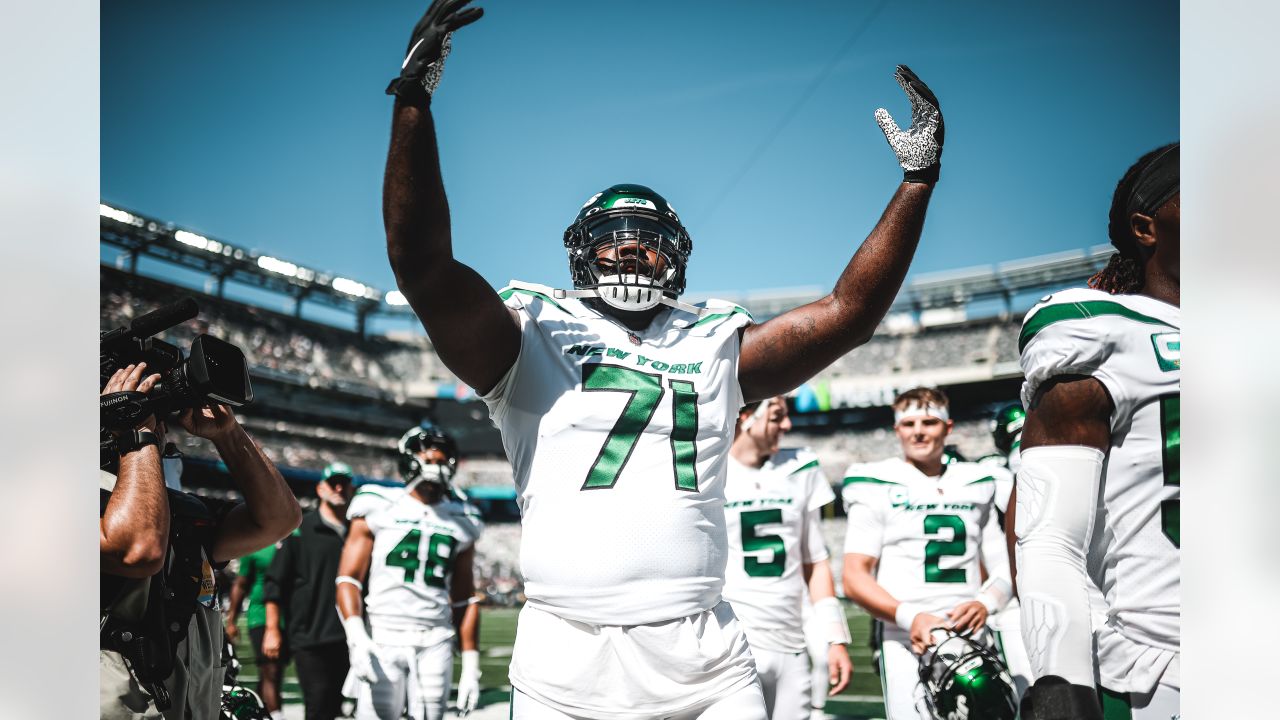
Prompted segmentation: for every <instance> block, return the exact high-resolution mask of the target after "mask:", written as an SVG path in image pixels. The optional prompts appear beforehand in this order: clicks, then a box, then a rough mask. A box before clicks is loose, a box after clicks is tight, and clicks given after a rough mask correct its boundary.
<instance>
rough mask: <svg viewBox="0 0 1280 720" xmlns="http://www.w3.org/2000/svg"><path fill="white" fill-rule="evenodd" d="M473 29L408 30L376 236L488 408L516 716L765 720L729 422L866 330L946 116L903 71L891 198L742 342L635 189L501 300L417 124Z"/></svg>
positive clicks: (897, 276)
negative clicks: (466, 261)
mask: <svg viewBox="0 0 1280 720" xmlns="http://www.w3.org/2000/svg"><path fill="white" fill-rule="evenodd" d="M481 13H482V11H481V9H480V8H474V7H467V0H436V1H435V2H433V3H432V4H431V6H430V7H429V8H428V9H427V11H426V14H425V15H423V17H422V19H421V20H420V21H419V23H418V25H417V26H416V27H415V28H414V31H413V34H412V35H411V37H410V41H409V51H408V54H407V56H406V57H405V60H404V62H403V64H402V67H401V71H400V76H399V77H397V78H395V79H394V80H393V81H392V83H391V85H390V86H389V87H388V92H389V93H392V94H394V95H396V102H395V107H394V110H393V120H392V128H391V144H390V149H389V151H388V155H387V167H386V176H385V180H384V187H383V217H384V222H385V225H386V231H387V253H388V256H389V258H390V260H391V266H392V269H393V270H394V272H395V275H396V282H397V284H398V286H399V288H400V290H401V291H402V292H403V293H404V296H405V297H406V298H407V299H408V301H409V304H410V306H411V307H412V308H413V309H414V311H415V312H416V313H417V315H418V317H419V318H420V319H421V321H422V323H423V326H424V327H425V328H426V330H427V333H428V335H429V336H430V338H431V341H432V343H433V344H434V346H435V349H436V352H437V353H438V354H439V356H440V358H441V360H442V361H443V362H444V364H445V365H446V366H447V367H448V368H449V369H450V370H451V371H453V372H454V373H455V374H456V375H457V376H458V378H459V379H461V380H462V381H463V382H465V383H467V384H468V385H470V386H471V387H473V388H475V390H476V391H477V393H479V395H480V396H481V397H482V398H483V399H484V401H485V403H486V404H487V405H488V407H489V412H490V416H491V418H492V419H493V421H494V423H495V424H496V425H497V427H498V428H499V430H500V431H501V433H502V441H503V445H504V447H505V449H506V453H507V457H508V458H509V459H510V461H511V464H512V467H513V470H514V474H515V484H516V491H517V501H518V503H519V506H520V509H521V524H522V539H521V556H520V558H521V559H520V562H521V572H522V574H523V576H524V579H525V590H526V594H527V596H528V603H527V604H526V605H525V606H524V608H523V610H522V611H521V615H520V619H519V622H518V627H517V633H516V640H515V647H514V649H513V656H512V661H511V671H510V678H511V684H512V686H513V688H514V691H513V697H512V713H513V716H514V717H515V718H519V719H521V720H528V719H530V718H566V717H575V718H583V717H585V718H621V719H624V720H625V719H627V718H651V717H666V718H695V717H700V718H704V719H705V720H712V719H713V718H732V719H733V720H751V719H752V718H763V717H764V699H763V696H762V694H761V690H760V684H759V680H758V678H757V675H756V670H755V662H754V661H753V659H752V657H751V654H750V651H749V649H748V646H747V643H746V640H745V638H744V636H743V633H742V631H741V629H740V627H739V625H738V622H737V620H736V619H735V618H734V615H733V611H732V609H731V607H730V606H729V605H728V604H727V603H724V602H723V601H722V588H723V585H724V574H725V563H726V561H727V558H728V541H727V536H726V530H725V515H724V484H725V470H726V463H727V461H728V451H729V445H730V443H731V442H732V440H733V427H734V418H735V417H736V415H737V412H738V409H739V408H741V407H742V405H743V404H745V403H747V402H752V401H756V400H762V399H764V398H766V397H773V396H775V395H778V394H781V393H784V392H787V391H788V390H790V389H792V388H795V387H797V386H799V385H800V384H801V383H803V382H804V381H806V380H807V379H809V378H811V377H812V376H813V375H814V374H815V373H817V372H818V371H819V370H821V369H823V368H825V367H827V366H828V365H830V364H831V363H832V362H834V361H835V360H836V359H837V358H839V357H840V356H842V355H844V354H845V353H847V352H848V351H849V350H851V349H852V348H854V347H856V346H857V345H859V344H861V343H864V342H866V341H867V340H868V339H869V338H870V337H871V335H872V333H873V332H874V331H875V329H876V327H877V326H878V325H879V323H880V321H881V319H882V318H883V316H884V314H885V312H886V311H887V310H888V308H889V306H890V304H891V303H892V302H893V299H894V296H895V295H896V294H897V291H898V289H899V287H900V286H901V284H902V279H903V277H904V276H905V274H906V271H907V267H908V265H909V264H910V262H911V258H912V255H913V254H914V252H915V248H916V245H917V244H918V242H919V238H920V232H921V229H922V228H923V226H924V217H925V211H926V208H927V206H928V202H929V198H930V196H931V194H932V192H933V186H934V184H935V183H936V181H937V178H938V170H939V158H940V156H941V152H942V140H943V124H942V115H941V113H940V111H939V109H938V103H937V100H936V98H934V96H933V93H932V92H930V91H929V89H928V88H927V87H926V86H925V85H924V83H922V82H921V81H920V80H919V79H918V78H917V77H916V76H915V75H914V74H913V73H912V72H911V71H910V70H908V69H907V68H906V67H902V66H900V67H899V68H898V71H897V74H896V78H897V80H898V82H899V84H900V85H901V86H902V87H903V88H904V90H905V91H906V93H907V96H908V98H909V99H910V101H911V105H912V125H911V127H910V128H909V129H908V130H905V131H904V130H900V129H898V127H897V125H896V124H895V123H894V122H893V120H892V119H891V118H890V117H889V115H888V113H887V112H886V111H884V110H879V111H877V113H876V118H877V121H878V122H879V124H880V126H881V129H882V130H883V131H884V132H885V134H886V137H887V138H888V140H889V143H890V147H891V148H892V149H893V150H894V152H895V153H896V154H897V155H898V159H899V163H900V165H902V167H903V169H904V182H902V183H901V184H899V185H898V186H897V188H896V190H895V191H894V193H893V197H892V199H890V201H889V204H888V206H887V207H886V209H885V211H884V214H883V215H882V217H881V219H880V221H879V223H878V224H877V225H876V227H875V228H874V229H873V230H872V231H871V234H870V235H869V236H868V237H867V239H866V240H865V241H864V242H863V243H862V245H861V247H860V248H859V249H858V250H857V252H856V253H855V254H854V256H853V258H852V260H850V262H849V263H848V266H847V267H846V268H845V269H844V271H843V273H842V274H841V276H840V278H839V279H838V280H837V282H836V286H835V289H834V290H833V291H832V292H831V293H830V294H829V295H827V296H825V297H823V298H821V299H819V300H816V301H814V302H812V303H810V304H808V305H805V306H803V307H800V308H796V309H794V310H791V311H789V312H786V313H783V314H781V315H779V316H777V317H774V318H772V319H770V320H769V321H768V322H764V323H754V322H753V321H752V319H751V316H750V315H749V314H748V313H747V312H746V311H745V310H743V309H742V308H740V307H737V306H735V305H732V304H730V303H725V302H718V301H707V302H706V303H702V304H700V305H696V306H694V305H689V304H686V303H683V302H681V301H680V299H679V298H680V294H681V292H682V291H683V290H684V287H685V269H686V264H687V262H688V260H689V256H690V253H691V252H692V250H693V241H692V240H691V238H690V236H689V233H688V232H687V230H686V229H685V226H684V225H683V223H682V222H681V221H680V218H679V216H678V215H677V214H676V212H675V210H674V209H673V208H672V207H671V205H670V203H668V202H667V201H666V199H664V198H663V197H662V196H661V195H659V194H657V193H656V192H654V191H653V190H651V189H649V188H647V187H644V186H641V185H615V186H612V187H610V188H608V189H606V190H604V191H602V192H599V193H596V194H595V195H592V196H591V197H590V198H589V199H588V200H587V202H586V203H585V204H583V205H582V207H581V209H580V210H579V212H578V214H577V217H576V218H575V219H574V220H573V222H572V224H571V225H570V226H569V228H568V230H567V231H566V232H565V234H564V239H563V247H564V248H565V249H566V250H567V251H568V255H569V266H570V273H571V277H572V280H573V289H571V290H558V289H554V288H552V287H547V286H540V285H530V284H525V283H513V284H512V285H511V286H510V287H508V288H506V289H505V290H503V291H501V292H500V293H499V292H495V291H494V290H493V288H492V287H491V286H490V285H489V284H488V283H487V282H486V281H485V280H484V279H483V278H482V277H481V276H480V275H479V274H478V273H476V272H475V271H474V270H472V269H471V268H469V267H467V266H465V265H463V264H462V263H460V262H458V260H456V259H455V258H454V254H453V249H452V234H451V226H450V220H449V205H448V200H447V198H446V196H445V191H444V185H443V180H442V178H441V172H440V161H439V152H438V148H437V145H436V131H435V124H434V120H433V118H432V113H431V103H432V93H433V92H434V91H435V90H436V87H437V84H438V82H439V80H440V77H441V72H442V70H443V68H444V60H445V57H446V55H447V53H448V51H449V48H450V47H451V43H452V40H453V38H452V33H453V32H454V31H456V30H458V29H459V28H462V27H463V26H465V25H468V24H470V23H473V22H475V21H476V20H477V19H479V18H480V17H481ZM526 244H527V243H526ZM730 251H731V248H730V247H729V246H727V245H726V246H725V249H724V252H726V253H728V252H730Z"/></svg>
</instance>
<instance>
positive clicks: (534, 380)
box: [483, 283, 750, 625]
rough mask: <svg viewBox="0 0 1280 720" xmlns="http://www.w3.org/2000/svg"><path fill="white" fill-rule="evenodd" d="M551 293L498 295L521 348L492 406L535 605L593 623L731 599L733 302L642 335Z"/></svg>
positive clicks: (659, 321) (659, 323)
mask: <svg viewBox="0 0 1280 720" xmlns="http://www.w3.org/2000/svg"><path fill="white" fill-rule="evenodd" d="M553 294H554V290H552V289H551V288H547V287H543V286H538V285H528V284H524V283H513V284H512V285H511V286H510V287H508V288H506V289H505V290H503V291H502V292H501V297H502V298H503V300H504V302H505V303H506V305H507V307H509V308H512V309H513V310H514V311H515V313H516V316H517V317H518V319H519V324H520V332H521V341H520V354H519V357H518V358H517V360H516V362H515V364H514V365H513V366H512V368H511V369H510V371H508V373H507V374H506V375H505V376H504V377H503V378H502V379H501V380H500V381H499V382H498V384H497V386H495V387H494V388H493V390H491V391H490V392H489V393H488V394H486V395H485V396H484V397H483V399H484V401H485V402H486V403H487V404H488V406H489V413H490V417H492V419H493V421H494V423H495V424H496V425H497V426H498V428H499V430H500V431H501V432H502V443H503V446H504V448H505V449H506V453H507V458H508V459H509V460H510V461H511V465H512V468H513V470H514V474H515V485H516V492H517V502H518V504H519V506H520V510H521V524H522V537H521V548H520V565H521V572H522V574H523V575H524V579H525V593H526V595H527V596H528V598H529V602H530V603H531V604H532V605H534V606H535V607H538V608H539V609H542V610H546V611H548V612H551V613H553V614H555V615H558V616H560V617H562V618H565V619H569V620H575V621H578V622H583V623H589V624H593V625H645V624H651V623H656V622H661V621H666V620H671V619H675V618H681V617H686V616H689V615H693V614H695V613H699V612H702V611H705V610H710V609H711V608H713V607H715V606H716V605H717V604H718V603H719V602H720V600H721V591H722V589H723V585H724V579H723V578H724V571H725V561H726V557H727V553H728V548H727V544H726V536H725V515H724V484H725V463H726V462H727V460H728V450H729V444H730V443H731V442H732V440H733V427H734V420H735V417H736V414H737V412H738V409H739V408H741V407H742V404H743V401H742V391H741V388H740V387H739V385H738V374H737V368H738V352H739V345H740V342H739V330H740V328H742V327H744V326H745V325H747V324H748V323H749V322H750V316H749V315H748V314H747V312H746V311H745V310H743V309H741V308H739V307H738V306H736V305H732V304H728V303H718V302H716V301H709V302H708V304H707V305H708V307H709V312H706V313H703V314H702V315H701V317H699V315H698V314H695V313H691V312H686V311H684V310H679V309H675V308H664V309H663V310H662V311H661V312H659V313H658V314H657V316H656V317H655V318H654V320H653V321H652V322H651V323H650V324H649V326H648V327H647V328H645V329H644V330H640V331H633V330H630V329H628V328H626V327H625V326H623V325H622V324H620V323H619V322H617V321H615V320H612V319H610V318H609V317H607V316H605V315H602V314H601V313H599V312H597V311H596V310H594V309H593V308H591V307H589V306H588V305H587V304H586V303H584V302H582V301H580V300H577V299H572V298H565V299H557V298H554V296H553Z"/></svg>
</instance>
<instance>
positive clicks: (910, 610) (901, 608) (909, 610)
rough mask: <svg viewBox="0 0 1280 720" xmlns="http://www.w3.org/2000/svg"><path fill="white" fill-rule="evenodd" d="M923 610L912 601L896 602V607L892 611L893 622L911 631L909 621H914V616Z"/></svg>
mask: <svg viewBox="0 0 1280 720" xmlns="http://www.w3.org/2000/svg"><path fill="white" fill-rule="evenodd" d="M922 612H924V608H922V607H920V606H919V605H915V604H912V603H898V609H897V610H896V611H894V613H893V622H894V623H896V624H897V626H898V627H900V628H902V629H903V630H906V631H907V632H911V623H912V622H914V621H915V619H916V616H917V615H919V614H920V613H922Z"/></svg>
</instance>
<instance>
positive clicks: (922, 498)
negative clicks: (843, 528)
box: [842, 388, 1015, 720]
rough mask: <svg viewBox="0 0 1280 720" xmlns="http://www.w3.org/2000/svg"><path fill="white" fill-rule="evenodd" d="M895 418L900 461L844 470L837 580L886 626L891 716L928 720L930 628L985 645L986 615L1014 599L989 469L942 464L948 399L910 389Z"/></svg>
mask: <svg viewBox="0 0 1280 720" xmlns="http://www.w3.org/2000/svg"><path fill="white" fill-rule="evenodd" d="M893 413H894V432H895V433H896V434H897V436H898V441H899V442H900V443H901V444H902V456H901V457H893V458H889V459H887V460H882V461H880V462H874V463H854V464H853V465H850V466H849V469H848V470H847V471H846V472H845V479H844V491H843V494H844V503H845V508H846V510H847V511H848V523H849V527H848V531H847V532H846V534H845V547H844V551H845V556H844V574H843V578H842V580H843V584H844V592H845V595H846V596H847V597H848V598H849V599H851V600H853V601H854V602H856V603H858V604H859V605H861V606H862V607H864V608H866V610H867V612H868V613H870V614H871V615H873V616H875V617H876V618H879V619H881V620H883V621H885V627H884V640H883V644H882V645H881V649H880V663H881V668H880V680H881V683H882V684H883V689H884V702H885V713H886V715H887V717H890V718H894V719H895V720H903V719H905V718H917V717H918V718H921V719H922V720H931V717H930V712H929V710H928V709H927V703H926V702H925V698H924V688H923V687H922V686H921V683H920V670H919V668H920V656H921V655H922V654H924V652H925V650H926V649H927V648H928V647H929V646H930V645H932V644H933V642H934V640H935V636H934V633H933V631H934V629H935V628H947V629H952V630H956V631H958V632H963V633H966V634H968V635H970V636H971V637H972V638H973V639H974V640H975V641H978V642H982V643H984V644H988V645H989V644H991V642H990V640H989V631H988V630H987V629H986V621H987V617H988V616H989V615H990V614H992V613H995V612H997V611H998V610H1000V609H1001V608H1003V607H1004V605H1005V604H1006V603H1007V602H1008V601H1009V598H1010V596H1011V595H1012V587H1011V584H1010V581H1009V562H1008V554H1007V550H1006V548H1005V544H1004V539H1003V538H1002V537H1001V536H1000V534H999V531H998V530H996V529H995V523H994V522H991V520H992V516H993V515H994V514H995V492H996V481H995V477H994V475H993V473H992V470H993V468H991V467H989V466H986V465H981V464H978V463H970V462H951V463H944V462H943V453H944V448H945V443H946V437H947V435H948V434H949V433H950V432H951V428H952V425H953V423H952V421H951V416H950V407H949V404H948V401H947V397H946V395H945V394H943V392H942V391H941V390H936V389H933V388H914V389H911V390H907V391H906V392H904V393H902V394H901V395H899V396H898V397H897V398H896V399H895V400H894V402H893ZM983 568H985V570H986V573H987V580H986V582H983V579H982V569H983ZM992 691H994V692H1002V691H1001V690H1000V688H996V687H993V688H992ZM1009 692H1010V698H1009V700H1008V713H1009V716H1010V717H1012V715H1013V713H1014V708H1015V705H1014V700H1013V699H1012V697H1011V694H1012V690H1011V689H1010V690H1009ZM995 700H997V701H999V700H1000V699H999V698H996V699H995ZM993 704H999V702H996V703H993Z"/></svg>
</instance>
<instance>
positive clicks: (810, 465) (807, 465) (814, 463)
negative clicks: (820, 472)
mask: <svg viewBox="0 0 1280 720" xmlns="http://www.w3.org/2000/svg"><path fill="white" fill-rule="evenodd" d="M816 467H818V461H817V460H810V461H809V462H807V463H805V464H804V465H801V466H800V467H798V468H796V469H795V470H792V471H791V473H790V474H791V475H795V474H796V473H802V472H804V471H805V470H809V469H812V468H816Z"/></svg>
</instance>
